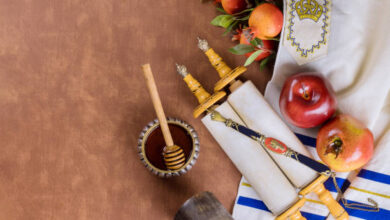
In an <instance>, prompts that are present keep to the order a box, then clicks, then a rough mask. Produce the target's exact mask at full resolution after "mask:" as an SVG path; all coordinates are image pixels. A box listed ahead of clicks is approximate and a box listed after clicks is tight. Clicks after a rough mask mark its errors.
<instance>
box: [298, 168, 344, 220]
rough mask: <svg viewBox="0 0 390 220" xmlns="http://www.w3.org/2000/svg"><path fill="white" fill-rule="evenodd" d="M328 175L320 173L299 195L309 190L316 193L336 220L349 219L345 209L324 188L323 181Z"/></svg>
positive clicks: (305, 193)
mask: <svg viewBox="0 0 390 220" xmlns="http://www.w3.org/2000/svg"><path fill="white" fill-rule="evenodd" d="M328 178H329V177H328V176H325V175H320V176H319V177H318V178H317V179H316V180H314V181H313V182H312V183H311V184H309V185H308V186H307V187H306V188H304V189H303V190H302V191H301V192H299V194H300V195H303V196H304V195H307V194H308V193H310V192H314V193H315V194H317V196H318V198H319V199H320V200H321V202H323V203H324V205H326V206H327V207H328V209H329V212H330V214H332V216H333V217H334V218H335V219H337V220H347V219H349V215H348V213H347V212H346V211H345V209H344V208H343V207H342V206H341V205H340V204H339V203H338V202H337V201H336V200H335V199H334V198H333V196H332V194H331V193H330V192H329V191H328V190H327V189H325V187H324V184H323V183H324V182H325V181H326V180H327V179H328Z"/></svg>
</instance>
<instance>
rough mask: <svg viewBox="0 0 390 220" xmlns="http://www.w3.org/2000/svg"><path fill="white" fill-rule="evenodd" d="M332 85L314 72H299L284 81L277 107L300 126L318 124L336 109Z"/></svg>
mask: <svg viewBox="0 0 390 220" xmlns="http://www.w3.org/2000/svg"><path fill="white" fill-rule="evenodd" d="M336 105H337V102H336V98H335V95H334V92H333V89H332V86H331V85H330V84H329V83H328V81H326V80H325V79H324V78H323V77H321V76H320V75H319V74H318V75H317V74H316V73H299V74H296V75H293V76H290V77H289V78H288V79H287V80H286V82H285V83H284V86H283V89H282V92H281V93H280V98H279V107H280V111H281V113H282V115H283V116H284V118H285V119H286V120H287V121H288V122H290V123H291V124H293V125H295V126H297V127H301V128H311V127H315V126H318V125H320V124H322V123H324V122H325V121H326V120H328V119H329V118H330V117H332V115H333V114H334V113H335V111H336Z"/></svg>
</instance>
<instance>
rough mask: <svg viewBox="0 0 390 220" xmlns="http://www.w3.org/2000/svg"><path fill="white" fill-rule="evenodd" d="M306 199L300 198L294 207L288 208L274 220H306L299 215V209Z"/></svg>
mask: <svg viewBox="0 0 390 220" xmlns="http://www.w3.org/2000/svg"><path fill="white" fill-rule="evenodd" d="M305 202H306V199H305V198H300V199H299V200H298V201H297V202H296V203H295V204H294V205H292V206H291V207H290V208H288V209H287V210H286V211H285V212H283V213H282V214H281V215H279V216H278V217H276V218H275V220H286V219H291V220H306V218H305V217H303V216H302V214H301V211H300V209H301V207H302V206H303V205H304V204H305Z"/></svg>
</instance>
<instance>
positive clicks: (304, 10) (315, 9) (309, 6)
mask: <svg viewBox="0 0 390 220" xmlns="http://www.w3.org/2000/svg"><path fill="white" fill-rule="evenodd" d="M295 10H296V11H297V14H298V17H299V19H300V20H302V19H305V18H308V19H311V20H313V21H315V22H317V21H318V19H320V17H321V15H322V11H323V7H322V5H320V4H318V2H317V1H315V0H300V1H298V2H297V3H296V4H295Z"/></svg>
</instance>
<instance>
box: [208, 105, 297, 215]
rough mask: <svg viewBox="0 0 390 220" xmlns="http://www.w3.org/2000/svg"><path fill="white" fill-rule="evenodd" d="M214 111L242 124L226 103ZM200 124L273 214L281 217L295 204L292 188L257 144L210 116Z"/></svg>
mask: <svg viewBox="0 0 390 220" xmlns="http://www.w3.org/2000/svg"><path fill="white" fill-rule="evenodd" d="M216 110H217V111H219V112H220V113H221V114H223V115H224V116H226V117H229V118H231V119H232V120H234V121H236V122H238V123H242V124H244V123H243V122H242V121H241V120H240V118H239V117H238V115H237V114H236V113H235V112H234V110H233V108H232V107H231V106H230V105H229V103H227V102H224V103H223V104H222V105H220V106H218V107H217V108H216ZM202 122H203V124H204V125H205V126H206V127H207V129H208V130H209V132H210V133H211V135H212V136H213V137H214V138H215V140H216V141H217V142H218V143H219V145H220V146H221V148H222V149H223V150H224V151H225V153H226V154H227V155H228V157H229V158H230V159H231V160H232V161H233V163H234V164H235V166H236V167H237V169H238V170H239V171H240V172H241V173H242V175H243V176H244V177H245V178H246V179H247V181H248V182H249V183H250V184H251V185H252V187H253V188H254V190H255V191H256V192H257V193H258V195H259V196H260V197H261V198H262V200H263V202H264V203H265V204H266V206H267V208H268V209H269V210H270V211H271V212H272V213H273V214H274V215H279V214H281V213H282V212H284V211H286V210H287V209H288V208H289V207H291V206H292V205H294V204H295V203H296V202H297V201H298V199H299V198H298V194H297V192H296V191H295V189H294V187H293V186H292V185H291V183H290V182H289V181H288V179H287V178H286V177H285V176H284V175H283V173H282V172H281V171H280V169H279V168H278V166H277V165H276V164H275V163H274V161H273V160H272V158H271V157H270V156H269V155H268V153H267V152H266V151H265V150H264V149H263V148H262V147H260V146H259V145H258V143H256V142H255V141H254V140H252V139H250V138H248V137H245V136H244V135H242V134H240V133H239V132H237V131H235V130H233V129H231V128H229V127H226V126H225V125H224V124H223V123H220V122H217V121H213V120H211V118H210V114H208V115H206V116H205V117H204V118H202Z"/></svg>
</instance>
